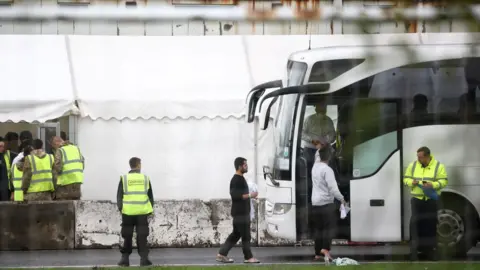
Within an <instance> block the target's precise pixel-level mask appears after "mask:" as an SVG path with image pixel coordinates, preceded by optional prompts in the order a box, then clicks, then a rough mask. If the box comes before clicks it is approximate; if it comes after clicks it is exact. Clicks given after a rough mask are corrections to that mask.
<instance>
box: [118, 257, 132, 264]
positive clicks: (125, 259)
mask: <svg viewBox="0 0 480 270" xmlns="http://www.w3.org/2000/svg"><path fill="white" fill-rule="evenodd" d="M118 266H125V267H128V266H130V259H129V258H128V255H122V258H121V259H120V261H119V262H118Z"/></svg>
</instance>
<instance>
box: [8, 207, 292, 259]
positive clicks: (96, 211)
mask: <svg viewBox="0 0 480 270" xmlns="http://www.w3.org/2000/svg"><path fill="white" fill-rule="evenodd" d="M230 206H231V204H230V200H211V201H201V200H183V201H173V200H165V201H157V202H156V203H155V206H154V216H153V217H152V219H151V221H150V235H149V245H150V246H151V247H153V248H155V247H212V246H219V245H220V244H222V243H223V242H224V241H225V239H226V238H227V236H228V235H229V234H230V232H231V230H232V219H231V216H230ZM255 209H256V213H255V216H256V218H255V220H254V221H253V222H252V229H251V231H252V245H254V246H279V245H292V244H293V242H289V241H286V240H282V239H273V238H272V237H270V236H269V235H268V233H267V232H266V229H265V228H266V226H265V225H266V224H265V220H264V218H263V217H264V210H263V209H265V207H264V200H263V199H261V200H259V202H258V203H257V202H255ZM120 224H121V214H120V213H119V211H118V210H117V206H116V204H115V203H113V202H110V201H77V202H72V201H70V202H37V203H10V202H2V203H0V250H61V249H86V248H117V247H119V246H120V245H121V244H122V241H123V239H122V238H121V236H120V228H121V227H120ZM134 243H135V241H134ZM134 245H135V244H134Z"/></svg>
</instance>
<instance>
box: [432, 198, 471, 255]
mask: <svg viewBox="0 0 480 270" xmlns="http://www.w3.org/2000/svg"><path fill="white" fill-rule="evenodd" d="M437 219H438V223H437V237H438V239H437V240H438V247H439V251H440V254H441V255H442V257H443V258H452V257H455V258H458V257H465V256H466V255H467V252H468V251H469V250H470V248H472V247H473V246H474V244H475V241H476V239H477V237H476V227H477V226H476V224H477V223H478V222H477V220H478V218H477V215H476V214H475V211H474V209H473V207H472V206H471V205H470V203H468V202H467V201H465V200H464V199H463V198H462V199H459V198H458V197H456V196H455V197H454V196H448V195H447V196H445V197H444V196H443V194H442V201H441V204H440V207H439V210H438V218H437Z"/></svg>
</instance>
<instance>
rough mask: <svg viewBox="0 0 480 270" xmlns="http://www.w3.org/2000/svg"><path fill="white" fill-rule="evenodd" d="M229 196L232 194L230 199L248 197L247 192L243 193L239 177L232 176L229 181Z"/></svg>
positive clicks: (237, 199) (236, 199) (238, 199)
mask: <svg viewBox="0 0 480 270" xmlns="http://www.w3.org/2000/svg"><path fill="white" fill-rule="evenodd" d="M230 196H232V200H234V201H240V200H246V199H248V198H249V196H250V194H249V193H247V194H244V187H243V184H242V181H241V178H237V177H234V178H233V179H232V181H230Z"/></svg>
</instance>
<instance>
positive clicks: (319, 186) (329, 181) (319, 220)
mask: <svg viewBox="0 0 480 270" xmlns="http://www.w3.org/2000/svg"><path fill="white" fill-rule="evenodd" d="M331 154H332V152H331V150H330V148H329V147H323V148H320V149H319V150H318V156H317V159H316V160H315V164H314V165H313V168H312V182H313V187H312V217H313V222H314V225H315V258H314V260H315V261H318V260H321V259H324V261H325V263H327V264H328V263H330V261H331V260H333V258H332V256H331V254H330V249H331V246H332V239H333V237H334V234H335V227H336V221H337V215H338V209H337V207H336V206H335V203H334V200H335V199H337V200H339V201H340V202H341V203H342V204H345V200H344V198H343V195H342V194H341V193H340V190H339V189H338V185H337V181H336V179H335V174H334V173H333V170H332V168H331V167H330V166H328V160H329V159H330V155H331Z"/></svg>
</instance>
